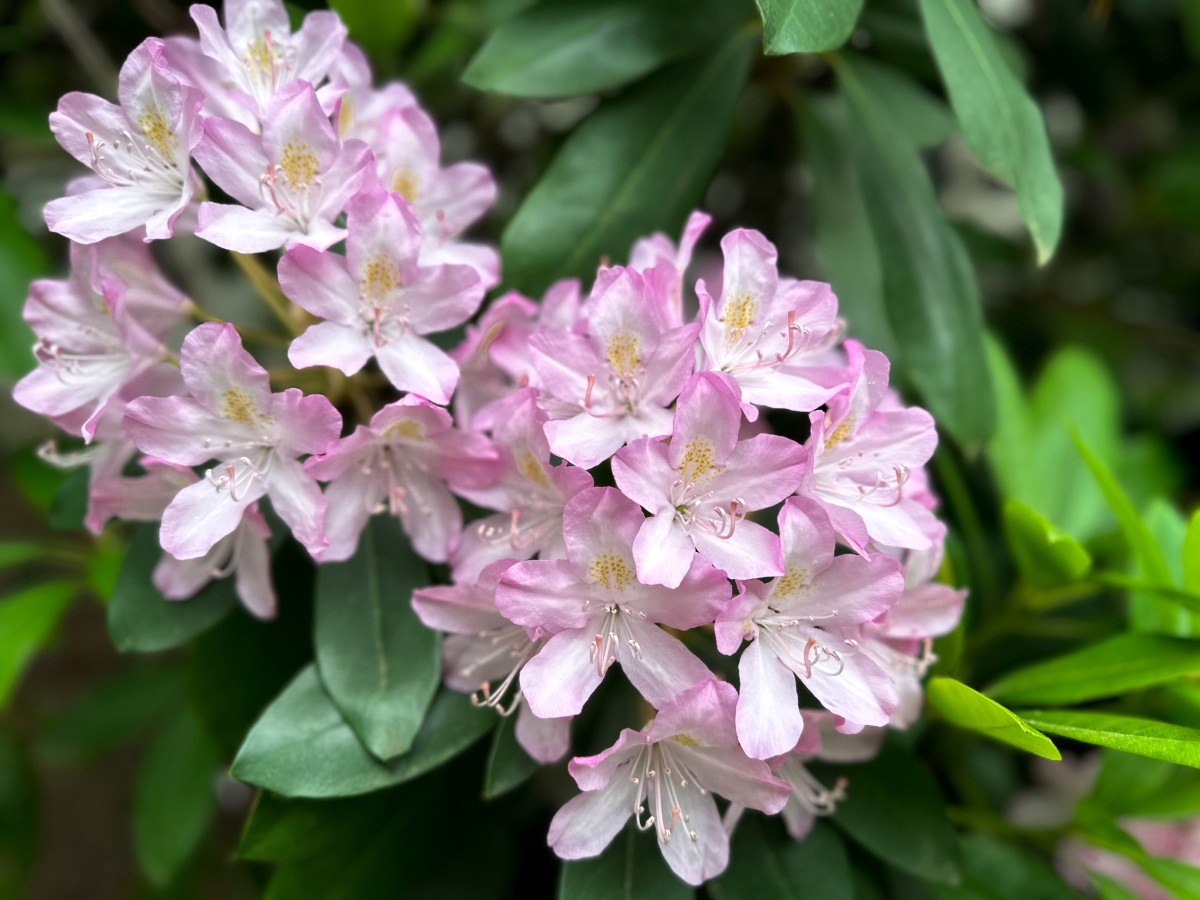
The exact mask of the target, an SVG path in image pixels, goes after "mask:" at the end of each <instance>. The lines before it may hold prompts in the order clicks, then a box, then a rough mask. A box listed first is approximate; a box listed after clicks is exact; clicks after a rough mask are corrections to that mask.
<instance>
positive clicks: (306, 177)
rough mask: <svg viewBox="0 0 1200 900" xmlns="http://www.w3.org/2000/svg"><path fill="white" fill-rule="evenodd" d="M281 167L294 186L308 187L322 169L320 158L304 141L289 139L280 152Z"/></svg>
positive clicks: (289, 182)
mask: <svg viewBox="0 0 1200 900" xmlns="http://www.w3.org/2000/svg"><path fill="white" fill-rule="evenodd" d="M279 168H281V169H283V174H284V177H285V178H287V180H288V184H290V185H291V186H292V187H293V188H302V187H306V186H307V185H308V184H310V183H311V182H312V180H313V179H314V178H316V177H317V173H318V172H320V170H321V163H320V160H318V159H317V154H315V153H313V149H312V147H310V146H308V144H306V143H305V142H304V141H301V140H294V141H288V142H287V143H286V144H284V145H283V152H282V153H281V154H279Z"/></svg>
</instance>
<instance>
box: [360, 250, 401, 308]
mask: <svg viewBox="0 0 1200 900" xmlns="http://www.w3.org/2000/svg"><path fill="white" fill-rule="evenodd" d="M399 286H400V267H399V266H398V265H396V261H395V260H394V259H392V258H391V257H390V256H388V255H387V254H385V253H375V254H372V255H371V257H370V258H369V259H368V260H367V262H366V265H364V266H363V271H362V282H361V283H360V285H359V290H360V291H361V292H362V295H363V297H365V298H366V299H368V300H374V301H376V302H378V301H380V300H383V299H384V298H385V297H386V296H387V295H388V294H390V293H391V292H392V291H394V290H395V289H396V288H397V287H399Z"/></svg>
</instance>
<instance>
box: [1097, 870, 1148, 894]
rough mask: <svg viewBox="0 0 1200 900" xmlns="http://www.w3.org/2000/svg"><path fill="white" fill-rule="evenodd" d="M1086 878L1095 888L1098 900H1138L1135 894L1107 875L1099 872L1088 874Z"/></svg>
mask: <svg viewBox="0 0 1200 900" xmlns="http://www.w3.org/2000/svg"><path fill="white" fill-rule="evenodd" d="M1088 878H1089V879H1090V880H1091V882H1092V884H1093V885H1095V888H1096V896H1097V897H1099V898H1100V900H1139V898H1138V896H1137V894H1131V893H1130V892H1129V891H1128V890H1126V889H1125V888H1124V887H1122V886H1121V885H1119V884H1117V882H1115V881H1113V880H1112V879H1111V878H1109V877H1108V876H1107V875H1101V874H1100V873H1099V872H1088Z"/></svg>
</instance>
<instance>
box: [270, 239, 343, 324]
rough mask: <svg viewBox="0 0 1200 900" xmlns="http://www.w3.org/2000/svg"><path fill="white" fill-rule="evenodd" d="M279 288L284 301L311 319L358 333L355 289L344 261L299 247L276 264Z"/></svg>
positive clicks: (341, 257) (301, 245)
mask: <svg viewBox="0 0 1200 900" xmlns="http://www.w3.org/2000/svg"><path fill="white" fill-rule="evenodd" d="M279 286H280V287H281V288H282V289H283V293H284V294H285V295H287V298H288V299H289V300H291V301H292V302H293V303H295V304H296V305H298V306H300V307H301V308H302V309H305V310H307V311H308V312H310V313H312V314H313V315H314V316H319V317H320V318H322V319H328V320H329V321H331V322H337V323H339V324H341V325H354V326H357V327H358V328H359V329H360V330H361V329H362V317H361V315H360V314H359V288H358V284H357V283H356V282H355V280H354V279H353V278H352V277H351V275H350V273H349V272H348V271H347V269H346V258H345V257H344V256H339V255H338V254H336V253H328V252H323V251H320V250H315V249H313V248H312V247H307V246H305V245H303V244H300V245H298V246H296V247H293V248H292V249H291V250H289V251H288V252H287V254H286V255H285V256H284V257H283V259H281V260H280V261H279Z"/></svg>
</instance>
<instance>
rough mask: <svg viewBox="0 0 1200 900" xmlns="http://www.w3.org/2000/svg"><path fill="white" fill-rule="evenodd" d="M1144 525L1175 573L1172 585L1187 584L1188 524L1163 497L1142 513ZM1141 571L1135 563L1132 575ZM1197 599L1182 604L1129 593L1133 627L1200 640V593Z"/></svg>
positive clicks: (1138, 629) (1165, 598)
mask: <svg viewBox="0 0 1200 900" xmlns="http://www.w3.org/2000/svg"><path fill="white" fill-rule="evenodd" d="M1142 521H1143V522H1145V523H1146V528H1147V529H1148V530H1149V531H1150V534H1151V535H1152V536H1153V538H1154V542H1155V543H1156V544H1158V547H1159V549H1161V550H1162V552H1163V557H1164V559H1165V561H1166V563H1167V568H1168V569H1169V570H1170V572H1171V582H1172V584H1176V585H1182V584H1183V583H1184V571H1183V569H1184V566H1183V562H1184V556H1185V551H1184V543H1185V541H1186V540H1187V529H1188V524H1187V521H1186V520H1185V519H1184V518H1183V515H1182V514H1181V513H1180V512H1179V511H1178V510H1177V509H1176V508H1175V506H1174V505H1173V504H1172V503H1171V502H1170V501H1169V500H1166V499H1164V498H1163V497H1155V498H1154V499H1152V500H1151V501H1150V503H1149V504H1147V505H1146V507H1145V509H1144V510H1143V511H1142ZM1138 569H1139V566H1138V565H1137V563H1136V561H1131V564H1130V571H1131V574H1134V573H1136V572H1137V570H1138ZM1193 594H1194V596H1195V599H1194V600H1192V601H1190V602H1188V601H1184V602H1182V603H1180V602H1176V601H1174V600H1171V599H1169V598H1167V597H1163V596H1160V595H1157V594H1156V593H1153V592H1149V591H1130V592H1129V623H1130V628H1131V629H1132V630H1134V631H1149V632H1155V633H1160V634H1173V635H1175V636H1176V637H1195V636H1200V616H1197V615H1196V614H1195V612H1194V610H1195V608H1196V607H1200V592H1193Z"/></svg>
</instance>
